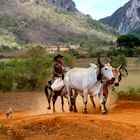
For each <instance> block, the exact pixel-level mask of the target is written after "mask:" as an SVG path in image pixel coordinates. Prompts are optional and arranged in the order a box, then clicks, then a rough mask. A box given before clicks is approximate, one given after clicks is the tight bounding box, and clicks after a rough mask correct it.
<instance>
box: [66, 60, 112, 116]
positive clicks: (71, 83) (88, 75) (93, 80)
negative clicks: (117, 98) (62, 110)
mask: <svg viewBox="0 0 140 140" xmlns="http://www.w3.org/2000/svg"><path fill="white" fill-rule="evenodd" d="M98 64H99V67H98V66H96V65H95V64H92V65H91V67H89V68H73V69H71V70H70V71H69V72H68V73H67V74H66V76H65V79H64V83H65V86H66V89H67V92H68V102H69V105H70V111H71V108H72V103H71V96H72V89H74V90H76V91H77V92H78V93H79V94H81V95H82V97H83V105H84V108H83V109H84V110H83V113H87V108H86V105H87V98H88V94H90V95H91V96H96V95H98V96H99V100H100V105H101V111H102V113H103V114H104V113H106V106H105V101H106V100H105V98H104V95H103V83H102V82H103V81H109V82H110V83H113V82H114V80H115V78H114V75H113V72H112V71H113V68H112V66H111V65H110V63H109V62H108V63H107V64H102V63H101V61H100V58H98Z"/></svg>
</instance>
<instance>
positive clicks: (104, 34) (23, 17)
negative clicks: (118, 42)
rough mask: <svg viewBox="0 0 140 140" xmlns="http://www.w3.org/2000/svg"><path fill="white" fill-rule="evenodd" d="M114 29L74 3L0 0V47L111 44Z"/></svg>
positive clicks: (68, 1)
mask: <svg viewBox="0 0 140 140" xmlns="http://www.w3.org/2000/svg"><path fill="white" fill-rule="evenodd" d="M115 36H116V34H115V32H114V31H113V30H112V28H110V27H108V26H106V25H103V24H101V23H99V22H97V21H95V20H93V19H92V18H91V17H90V16H85V15H83V14H82V13H80V12H79V11H78V10H77V9H76V5H75V3H74V2H73V1H72V0H0V45H10V46H18V45H25V44H28V43H36V44H41V45H46V44H57V43H58V42H71V41H75V40H79V39H91V40H95V42H101V43H102V42H111V41H114V40H115V39H116V37H115Z"/></svg>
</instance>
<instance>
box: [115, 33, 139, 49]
mask: <svg viewBox="0 0 140 140" xmlns="http://www.w3.org/2000/svg"><path fill="white" fill-rule="evenodd" d="M116 42H117V45H118V47H120V48H134V47H138V46H140V39H139V38H138V37H136V36H134V35H122V36H120V37H118V39H117V41H116Z"/></svg>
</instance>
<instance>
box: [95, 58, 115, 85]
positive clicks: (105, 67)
mask: <svg viewBox="0 0 140 140" xmlns="http://www.w3.org/2000/svg"><path fill="white" fill-rule="evenodd" d="M98 64H99V74H98V77H97V80H100V81H101V82H102V80H103V79H104V80H106V81H108V82H109V83H110V84H113V83H114V81H115V77H114V74H113V68H112V66H111V58H110V60H109V61H108V62H107V63H106V64H104V63H102V62H101V60H100V57H99V58H98Z"/></svg>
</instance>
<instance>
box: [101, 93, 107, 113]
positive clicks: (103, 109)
mask: <svg viewBox="0 0 140 140" xmlns="http://www.w3.org/2000/svg"><path fill="white" fill-rule="evenodd" d="M99 100H100V105H101V111H102V114H106V113H107V110H106V101H105V97H104V96H103V94H102V92H101V93H100V94H99Z"/></svg>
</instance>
